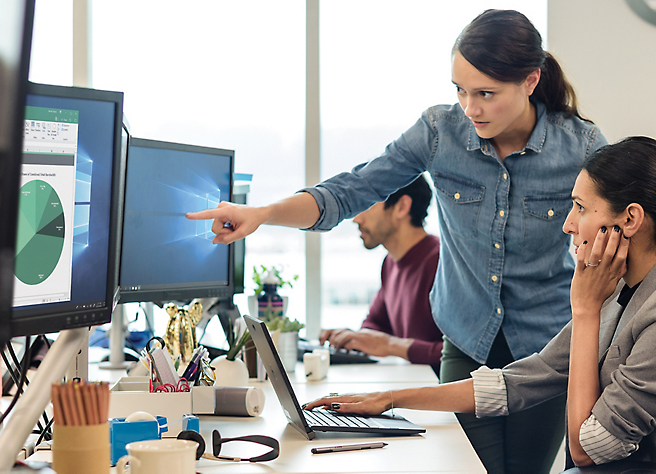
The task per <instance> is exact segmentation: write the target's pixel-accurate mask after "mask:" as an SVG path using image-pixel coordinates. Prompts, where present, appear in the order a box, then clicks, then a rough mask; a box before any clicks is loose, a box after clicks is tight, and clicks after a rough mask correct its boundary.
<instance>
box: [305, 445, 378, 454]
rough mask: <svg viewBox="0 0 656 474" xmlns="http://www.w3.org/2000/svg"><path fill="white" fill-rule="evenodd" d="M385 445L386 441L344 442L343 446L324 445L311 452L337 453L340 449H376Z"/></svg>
mask: <svg viewBox="0 0 656 474" xmlns="http://www.w3.org/2000/svg"><path fill="white" fill-rule="evenodd" d="M385 446H387V443H363V444H345V445H343V446H326V447H325V448H312V449H311V450H310V451H311V452H312V454H324V453H339V452H341V451H360V450H362V449H376V448H383V447H385Z"/></svg>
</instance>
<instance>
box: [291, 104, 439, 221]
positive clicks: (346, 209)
mask: <svg viewBox="0 0 656 474" xmlns="http://www.w3.org/2000/svg"><path fill="white" fill-rule="evenodd" d="M435 136H436V133H435V131H434V130H433V127H432V126H431V119H430V118H429V115H428V112H427V111H426V112H424V113H423V114H422V116H421V118H420V119H419V120H418V121H417V122H416V123H415V124H414V125H413V126H412V127H410V128H409V129H408V130H407V131H406V132H404V133H403V134H402V135H401V136H400V137H399V138H398V139H397V140H395V141H394V142H392V143H390V144H389V145H388V146H387V147H386V148H385V151H384V152H383V154H381V155H380V156H379V157H378V158H375V159H373V160H371V161H369V162H367V163H362V164H360V165H358V166H356V167H354V168H353V169H352V170H351V172H349V173H340V174H338V175H336V176H334V177H332V178H330V179H327V180H325V181H323V182H322V183H319V184H317V185H316V186H314V187H309V188H304V189H302V190H300V191H299V192H307V193H310V194H311V195H312V196H313V197H314V199H315V200H316V202H317V205H318V206H319V211H320V216H319V219H318V220H317V222H316V223H315V224H314V225H313V226H312V227H309V228H308V229H305V230H311V231H328V230H330V229H332V228H333V227H335V226H336V225H337V224H339V223H340V222H341V221H342V220H344V219H350V218H352V217H355V216H356V215H357V214H359V213H360V212H362V211H365V210H367V209H369V207H371V206H372V205H373V204H375V203H377V202H381V201H385V200H386V199H387V197H388V196H389V195H390V194H393V193H394V192H396V191H397V190H398V189H400V188H402V187H404V186H407V185H408V184H410V183H411V182H412V181H414V180H415V179H416V178H417V176H419V175H420V174H421V173H423V172H424V171H426V170H427V169H428V168H427V167H428V163H429V161H430V160H431V158H432V156H433V142H434V139H435Z"/></svg>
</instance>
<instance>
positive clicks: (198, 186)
mask: <svg viewBox="0 0 656 474" xmlns="http://www.w3.org/2000/svg"><path fill="white" fill-rule="evenodd" d="M233 167H234V151H232V150H223V149H218V148H209V147H201V146H193V145H185V144H180V143H170V142H165V141H156V140H145V139H140V138H131V139H130V142H129V146H128V157H127V173H126V184H125V207H124V213H123V239H122V242H123V244H122V249H121V266H120V277H119V286H120V302H121V303H129V302H145V301H151V302H157V303H166V302H170V301H178V302H183V303H185V302H189V301H191V300H193V299H194V298H212V297H218V298H219V299H226V300H229V301H230V302H232V296H233V293H234V286H233V285H234V284H233V279H234V277H233V268H234V254H233V247H232V245H222V244H219V245H215V244H213V243H212V239H213V237H214V234H213V233H212V231H211V226H212V221H211V220H208V221H192V220H189V219H187V218H186V217H185V214H186V213H187V212H190V211H199V210H202V209H209V208H215V207H216V206H217V205H218V204H219V202H221V201H230V200H231V199H232V192H233V174H234V173H233Z"/></svg>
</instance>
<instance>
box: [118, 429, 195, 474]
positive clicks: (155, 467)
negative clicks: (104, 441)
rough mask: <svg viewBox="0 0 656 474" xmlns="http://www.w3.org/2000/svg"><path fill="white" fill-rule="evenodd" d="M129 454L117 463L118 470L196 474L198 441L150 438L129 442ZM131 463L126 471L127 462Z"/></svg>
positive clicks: (149, 473) (151, 473)
mask: <svg viewBox="0 0 656 474" xmlns="http://www.w3.org/2000/svg"><path fill="white" fill-rule="evenodd" d="M125 448H126V449H127V450H128V455H127V456H123V457H122V458H120V459H119V460H118V462H117V463H116V472H118V473H121V474H123V473H124V472H129V473H130V474H153V473H158V472H160V473H165V472H175V473H176V474H195V472H196V449H197V448H198V443H196V442H195V441H189V440H184V439H168V438H167V439H150V440H147V441H136V442H134V443H129V444H128V445H127V446H126V447H125ZM127 463H130V466H129V470H128V471H126V464H127Z"/></svg>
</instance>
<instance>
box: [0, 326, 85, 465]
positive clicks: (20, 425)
mask: <svg viewBox="0 0 656 474" xmlns="http://www.w3.org/2000/svg"><path fill="white" fill-rule="evenodd" d="M88 337H89V330H88V328H78V329H68V330H65V331H61V333H60V334H59V337H58V338H57V340H56V341H55V342H54V343H53V345H52V347H50V349H49V350H48V353H47V354H46V356H45V357H44V358H43V361H42V362H41V364H40V365H39V368H38V370H37V371H36V375H35V376H34V378H33V380H32V383H30V385H28V386H27V387H25V392H23V394H22V395H21V396H20V398H19V399H18V403H16V406H14V409H13V411H12V413H11V416H10V418H9V420H8V421H7V422H6V423H5V426H4V428H3V430H2V432H0V446H2V449H0V472H9V470H10V469H11V468H12V466H13V465H14V462H15V461H16V456H17V455H18V453H19V452H20V450H21V448H22V447H23V446H24V444H25V441H26V440H27V437H28V436H29V435H30V433H31V432H32V430H33V429H34V426H35V425H36V423H37V421H38V420H39V416H41V413H42V412H43V410H44V409H45V408H46V406H47V405H48V403H50V387H51V386H52V384H53V383H56V382H60V381H61V380H62V379H63V377H64V374H65V373H66V370H67V369H68V367H69V363H70V361H71V359H73V358H75V356H76V355H77V353H78V351H79V350H80V346H81V345H82V343H83V342H84V339H85V338H86V339H87V340H88Z"/></svg>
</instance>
